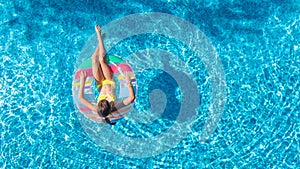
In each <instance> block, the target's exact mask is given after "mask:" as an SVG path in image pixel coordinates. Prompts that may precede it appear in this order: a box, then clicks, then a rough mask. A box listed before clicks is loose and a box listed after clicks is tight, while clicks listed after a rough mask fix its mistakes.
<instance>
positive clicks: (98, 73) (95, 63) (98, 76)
mask: <svg viewBox="0 0 300 169" xmlns="http://www.w3.org/2000/svg"><path fill="white" fill-rule="evenodd" d="M92 72H93V76H94V78H95V80H96V82H97V85H98V84H100V83H101V82H102V81H103V80H104V75H103V72H102V69H101V64H100V63H99V47H97V48H96V50H95V52H94V53H93V55H92Z"/></svg>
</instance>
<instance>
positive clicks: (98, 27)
mask: <svg viewBox="0 0 300 169" xmlns="http://www.w3.org/2000/svg"><path fill="white" fill-rule="evenodd" d="M95 31H96V33H97V37H98V40H100V39H99V37H101V27H100V26H99V25H96V26H95Z"/></svg>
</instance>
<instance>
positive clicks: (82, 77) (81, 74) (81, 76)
mask: <svg viewBox="0 0 300 169" xmlns="http://www.w3.org/2000/svg"><path fill="white" fill-rule="evenodd" d="M85 80H86V72H84V71H82V72H81V73H80V83H85Z"/></svg>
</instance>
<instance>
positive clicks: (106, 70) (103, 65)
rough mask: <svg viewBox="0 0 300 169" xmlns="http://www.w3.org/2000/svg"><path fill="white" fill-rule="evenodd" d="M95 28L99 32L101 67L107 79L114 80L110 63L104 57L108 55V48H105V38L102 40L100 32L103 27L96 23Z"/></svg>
mask: <svg viewBox="0 0 300 169" xmlns="http://www.w3.org/2000/svg"><path fill="white" fill-rule="evenodd" d="M95 29H96V32H97V37H98V43H99V45H98V48H99V54H98V55H99V62H100V65H101V66H100V67H101V69H102V72H103V75H104V77H105V79H107V80H112V77H113V75H112V72H111V70H110V68H109V66H108V64H107V63H106V61H105V59H104V57H105V55H106V50H105V48H104V45H103V40H102V37H101V33H100V31H101V28H100V26H98V25H96V27H95Z"/></svg>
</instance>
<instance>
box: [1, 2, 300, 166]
mask: <svg viewBox="0 0 300 169" xmlns="http://www.w3.org/2000/svg"><path fill="white" fill-rule="evenodd" d="M299 3H300V2H299V1H297V0H294V1H292V0H284V1H279V0H266V1H263V2H260V1H257V0H245V1H242V0H240V1H229V0H225V1H219V0H213V1H208V0H200V1H199V2H197V1H192V0H191V1H189V0H159V1H150V0H146V1H142V0H131V1H128V2H123V1H113V2H111V1H108V0H99V1H96V0H89V1H88V0H86V1H83V0H80V1H75V0H66V1H57V0H53V1H47V0H41V1H36V0H31V1H30V0H25V1H21V0H20V1H18V0H15V1H4V0H0V13H1V19H0V23H1V28H0V31H1V34H0V36H1V43H0V49H1V50H0V51H1V55H0V56H1V57H0V60H1V62H0V68H1V69H0V73H1V81H0V112H1V113H0V133H1V135H0V138H1V144H0V148H1V154H0V156H1V158H0V168H297V166H298V167H299V166H300V156H299V154H300V140H299V138H300V126H299V124H300V120H299V119H300V117H299V115H300V113H299V112H300V104H299V102H300V94H299V89H300V83H299V77H300V43H299V39H300V15H299V9H300V6H299ZM150 12H160V13H162V15H163V14H169V16H174V17H177V18H181V19H182V20H184V21H187V22H188V23H190V24H191V25H194V26H195V28H197V29H199V30H201V31H202V32H203V33H204V34H205V35H206V37H207V38H208V39H209V40H210V41H211V44H212V45H213V46H214V48H215V50H216V52H217V53H218V59H219V60H220V63H221V67H222V70H223V71H224V77H225V82H224V83H226V88H225V91H226V103H225V107H224V110H223V111H222V116H221V118H220V120H219V121H217V122H218V125H217V126H216V129H215V130H214V131H213V132H212V134H211V135H210V137H209V138H207V139H206V140H205V141H204V142H201V141H199V136H201V132H203V130H202V129H203V128H204V126H205V124H206V123H205V122H206V120H207V119H208V117H209V114H210V113H209V112H210V110H211V108H210V105H211V104H212V102H213V100H212V99H211V98H212V97H213V96H214V93H213V88H214V86H213V85H212V83H211V81H212V80H213V78H212V77H211V76H210V74H209V70H208V68H207V67H206V65H205V64H204V63H203V62H202V61H201V59H197V57H198V56H197V53H196V52H195V51H194V50H195V49H194V48H191V46H190V44H189V43H183V42H181V41H180V40H178V39H176V38H170V37H168V36H166V35H163V34H159V33H157V32H156V31H155V30H159V29H163V28H161V27H160V28H158V27H157V28H155V29H154V31H153V32H148V33H144V34H139V35H134V36H131V37H127V38H125V39H122V40H121V41H120V42H118V43H117V44H115V45H111V44H110V42H113V38H112V39H109V33H110V32H111V33H113V32H114V31H116V30H113V29H112V30H104V32H108V33H107V36H108V37H107V39H106V41H105V42H106V45H107V46H109V45H110V49H109V51H108V53H110V54H115V55H119V56H121V57H123V58H125V59H127V60H128V62H130V64H131V65H132V67H133V69H134V70H135V71H136V77H137V80H138V93H137V98H136V103H135V104H134V107H135V109H136V110H138V111H135V112H132V114H131V115H130V116H128V117H127V118H125V119H122V120H121V121H120V122H118V124H117V125H116V126H113V127H107V126H106V127H107V128H104V129H108V128H109V129H112V130H114V131H116V133H119V134H120V135H123V136H126V137H129V138H135V139H145V138H152V137H156V136H162V135H163V134H164V133H166V132H167V131H169V129H171V128H172V127H173V124H175V123H176V121H178V118H177V117H178V116H179V115H180V113H181V110H182V109H181V108H182V107H183V106H184V105H182V104H180V103H181V102H183V101H184V98H186V97H187V96H194V95H195V96H197V97H199V98H197V99H196V97H191V99H194V98H195V100H191V99H189V102H188V103H191V102H193V101H194V102H195V103H197V109H196V114H195V118H194V119H192V122H193V123H190V125H189V127H188V128H185V129H180V128H179V129H178V130H177V131H176V133H184V135H183V136H182V137H183V138H182V139H180V140H178V139H176V140H168V141H167V142H158V143H153V144H155V145H156V144H157V149H160V148H162V147H167V148H166V149H165V151H161V152H159V151H158V150H157V151H156V150H153V149H152V150H150V149H144V150H143V151H141V152H142V153H140V154H139V156H137V155H133V154H134V153H135V148H136V150H138V149H139V148H140V146H141V144H136V145H135V146H136V147H134V146H133V147H132V149H130V150H132V152H128V151H124V152H125V154H124V153H123V154H122V153H118V152H123V150H124V148H123V147H122V146H126V145H122V143H123V144H125V143H126V142H125V140H123V139H121V138H116V137H114V138H113V139H116V140H118V141H119V142H118V143H119V144H120V145H116V144H110V143H111V142H112V140H109V138H108V140H104V139H103V140H102V139H100V138H101V137H100V136H99V135H101V133H105V132H106V130H103V131H95V130H94V129H93V128H88V127H86V125H85V124H87V123H89V122H85V121H84V120H86V119H84V117H82V116H81V115H80V112H79V111H78V109H77V108H76V107H75V106H74V104H73V97H72V80H73V76H74V73H75V69H76V67H77V66H78V62H80V60H78V59H79V58H80V54H82V48H83V47H84V46H85V45H86V44H87V42H88V41H89V39H90V38H91V37H93V36H94V25H95V24H99V25H103V26H104V27H105V25H113V24H111V23H114V21H116V20H120V19H122V18H124V17H126V16H130V15H131V14H138V13H139V14H141V15H147V14H148V13H150ZM152 19H157V20H158V22H159V21H160V20H159V18H152ZM170 20H171V19H170ZM145 22H146V21H145ZM148 22H149V23H150V21H148ZM161 22H162V21H161ZM170 24H171V23H170ZM142 25H143V24H142V23H140V24H139V23H137V24H136V26H135V27H139V26H140V27H141V26H142ZM131 26H132V25H131ZM148 26H149V27H147V29H148V28H149V29H150V27H151V26H152V25H148ZM153 26H154V27H155V26H157V25H153ZM178 26H179V23H178ZM175 27H176V26H175ZM107 28H108V27H107ZM176 29H177V30H182V31H183V32H184V31H185V30H188V29H187V28H186V27H184V26H180V27H178V28H176ZM131 31H132V30H124V32H126V33H128V34H130V33H133V32H131ZM177 32H178V31H177ZM179 35H180V34H179ZM185 38H187V39H189V38H191V39H192V38H195V34H191V36H190V37H185ZM145 49H156V51H155V52H157V51H158V50H159V51H160V50H163V51H167V52H168V53H172V54H173V57H170V58H168V59H166V60H167V61H166V62H165V61H164V60H163V59H161V58H160V57H156V55H155V54H152V55H147V56H148V57H145V58H142V57H134V56H133V55H132V54H135V53H137V52H139V51H144V50H145ZM89 52H92V51H89ZM148 52H149V51H148ZM141 55H142V53H138V54H137V56H141ZM149 56H153V57H149ZM132 58H133V59H132ZM174 58H179V59H178V60H181V61H182V63H184V64H179V63H177V62H176V63H175V62H172V61H174V60H176V59H174ZM216 59H217V58H216ZM142 63H145V65H147V64H149V65H150V66H151V64H152V63H153V65H152V68H146V66H145V65H144V66H145V68H144V67H143V66H142ZM164 63H170V65H167V66H166V65H164ZM211 64H212V65H213V66H216V64H215V63H214V62H212V63H211ZM157 65H158V67H156V68H154V67H155V66H157ZM178 65H180V66H178ZM159 67H164V69H165V70H167V69H168V70H169V72H168V71H164V70H161V69H159ZM183 67H187V69H188V72H187V73H186V72H185V73H183V72H184V71H185V70H186V69H184V68H183ZM220 70H221V69H220ZM170 71H171V72H173V73H174V72H175V74H176V75H179V77H180V78H181V80H179V81H178V80H177V79H176V78H174V76H173V74H171V73H170ZM190 77H193V78H192V80H193V82H194V83H195V86H196V89H197V92H195V93H190V94H189V95H185V94H183V93H184V90H183V88H184V87H186V85H187V84H184V83H182V81H184V82H186V83H189V81H188V80H189V79H190ZM182 84H184V86H182ZM189 84H190V83H189ZM187 86H188V85H187ZM191 86H192V87H193V83H192V84H191ZM153 93H154V94H153ZM151 97H154V98H164V100H165V102H164V103H162V102H154V100H155V99H151ZM149 100H150V101H149ZM152 101H153V102H152ZM154 103H155V104H154ZM151 104H152V105H151ZM153 105H156V107H155V108H153V107H152V108H153V109H152V110H155V111H148V112H147V113H148V115H149V113H150V114H155V113H156V115H157V114H158V115H157V117H156V116H155V119H152V120H150V122H149V121H148V123H145V121H144V120H145V118H144V117H145V114H143V113H144V111H145V112H146V111H147V110H149V109H150V107H151V106H153ZM191 109H192V108H191ZM191 112H193V111H191ZM138 113H140V114H138ZM147 113H146V115H147ZM184 113H186V114H189V112H184ZM137 114H138V115H137ZM189 115H190V114H189ZM136 117H139V118H138V119H136V120H132V119H134V118H136ZM185 117H189V116H187V115H186V116H185ZM139 120H140V121H139ZM92 125H93V126H100V129H102V128H101V125H100V124H92ZM176 133H175V134H176ZM172 134H174V133H172ZM172 134H171V135H172ZM98 136H99V137H98ZM95 138H96V139H98V140H96V141H95ZM126 144H127V143H126ZM145 144H146V143H145ZM147 144H148V145H147ZM147 144H146V145H143V146H148V147H151V144H152V143H151V142H147ZM128 145H129V144H128ZM112 148H113V150H114V151H112ZM152 151H153V152H157V153H150V152H152Z"/></svg>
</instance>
